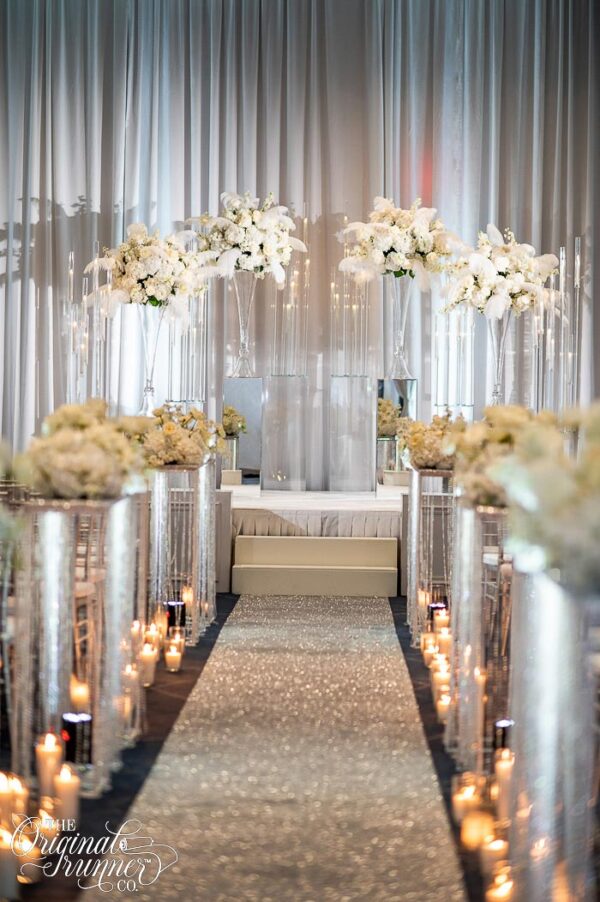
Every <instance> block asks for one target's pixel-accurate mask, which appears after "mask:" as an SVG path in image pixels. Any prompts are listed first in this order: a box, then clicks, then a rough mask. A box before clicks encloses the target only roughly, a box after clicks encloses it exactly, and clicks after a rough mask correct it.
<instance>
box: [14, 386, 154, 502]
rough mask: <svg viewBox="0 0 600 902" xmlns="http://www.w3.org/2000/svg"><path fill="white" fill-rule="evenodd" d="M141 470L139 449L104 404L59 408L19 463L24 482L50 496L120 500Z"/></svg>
mask: <svg viewBox="0 0 600 902" xmlns="http://www.w3.org/2000/svg"><path fill="white" fill-rule="evenodd" d="M139 468H140V459H139V456H138V455H137V454H136V451H135V449H134V448H133V447H132V445H131V443H130V442H129V441H128V440H127V438H126V436H125V435H124V434H123V432H122V431H121V430H120V429H119V427H118V425H117V423H116V422H115V421H113V420H110V419H107V417H106V404H105V402H104V401H98V400H94V401H90V402H88V403H87V404H72V405H71V404H67V405H64V406H63V407H59V408H58V409H57V410H56V411H55V412H54V413H53V414H51V415H50V416H48V417H47V418H46V419H45V420H44V423H43V435H42V436H40V437H39V438H34V439H33V440H32V442H31V443H30V445H29V447H28V448H27V450H26V451H25V452H24V453H23V454H21V455H20V456H19V457H17V459H16V461H15V470H16V472H17V473H18V476H19V479H20V480H21V481H22V482H23V483H25V484H26V485H28V486H30V487H31V488H32V489H33V490H34V491H35V492H37V493H39V494H40V495H41V496H42V497H44V498H63V499H75V498H87V499H103V498H117V497H119V495H121V494H122V492H123V489H124V486H125V484H126V482H127V480H128V479H129V477H130V476H132V475H133V474H134V473H135V472H136V471H137V470H139Z"/></svg>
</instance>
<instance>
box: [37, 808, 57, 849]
mask: <svg viewBox="0 0 600 902" xmlns="http://www.w3.org/2000/svg"><path fill="white" fill-rule="evenodd" d="M38 818H39V831H40V833H41V835H42V836H43V837H44V839H45V840H46V841H47V842H51V841H52V840H53V839H54V837H55V836H57V835H58V826H57V823H56V818H55V814H54V811H53V810H52V811H48V810H46V809H45V808H40V810H39V812H38Z"/></svg>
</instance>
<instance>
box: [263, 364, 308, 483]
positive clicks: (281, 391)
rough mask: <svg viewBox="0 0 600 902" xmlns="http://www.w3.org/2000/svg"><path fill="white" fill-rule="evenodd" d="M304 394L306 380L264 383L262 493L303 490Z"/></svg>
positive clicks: (268, 380) (281, 379) (271, 378)
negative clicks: (265, 490) (264, 490)
mask: <svg viewBox="0 0 600 902" xmlns="http://www.w3.org/2000/svg"><path fill="white" fill-rule="evenodd" d="M306 393H307V380H306V376H268V377H267V378H265V379H264V380H263V424H262V461H261V468H260V476H261V480H260V484H261V488H263V489H269V490H275V491H288V492H303V491H305V489H306V460H305V455H304V441H303V436H304V435H305V434H306Z"/></svg>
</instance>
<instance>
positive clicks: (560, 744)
mask: <svg viewBox="0 0 600 902" xmlns="http://www.w3.org/2000/svg"><path fill="white" fill-rule="evenodd" d="M528 569H529V567H528V562H527V561H526V559H525V555H519V557H518V558H516V559H515V577H514V584H515V585H514V591H513V611H514V613H513V617H514V621H513V624H514V628H513V630H512V636H511V675H510V681H511V687H510V716H511V718H512V719H513V720H514V722H515V725H514V727H513V729H512V732H511V743H510V744H511V749H512V751H513V753H514V766H513V773H512V780H511V790H512V815H513V816H512V819H511V828H510V856H509V858H510V864H511V866H512V868H513V874H514V878H515V883H516V887H517V895H516V896H515V898H516V899H519V900H521V899H527V900H530V902H547V900H549V899H565V900H568V902H570V900H573V902H575V900H577V902H592V900H595V899H597V898H598V896H597V894H596V887H595V879H594V871H593V845H594V823H593V821H594V814H595V802H596V794H597V782H596V781H597V755H598V752H597V726H596V724H597V692H598V685H597V675H596V674H594V673H593V668H592V666H591V661H590V654H589V652H590V642H589V629H590V627H592V626H594V627H597V626H598V612H599V608H600V600H599V599H597V598H596V599H586V598H575V597H573V596H572V595H570V594H569V593H568V592H566V591H565V590H564V589H563V588H561V587H560V586H559V585H558V584H557V583H555V582H554V581H553V580H551V579H550V578H549V577H548V576H547V575H546V574H544V573H536V572H527V571H528ZM595 778H596V779H595Z"/></svg>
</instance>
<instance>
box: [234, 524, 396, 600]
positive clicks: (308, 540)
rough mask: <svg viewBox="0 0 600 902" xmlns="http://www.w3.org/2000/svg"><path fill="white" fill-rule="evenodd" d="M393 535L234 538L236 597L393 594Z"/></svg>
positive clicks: (394, 582)
mask: <svg viewBox="0 0 600 902" xmlns="http://www.w3.org/2000/svg"><path fill="white" fill-rule="evenodd" d="M397 558H398V544H397V539H392V538H385V539H375V538H330V537H313V536H238V537H237V538H236V540H235V552H234V564H233V569H232V591H233V592H234V593H235V594H236V595H378V596H384V597H386V596H393V595H396V594H397V581H398V569H397Z"/></svg>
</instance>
